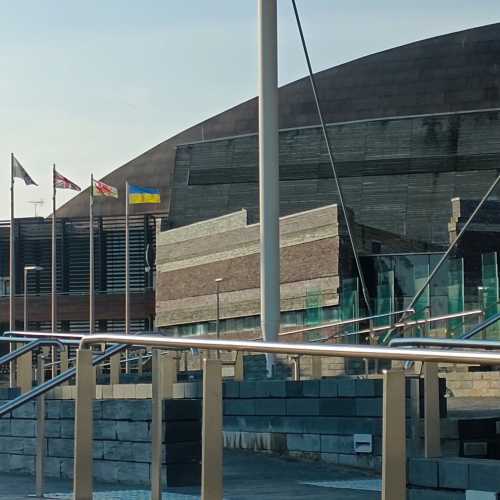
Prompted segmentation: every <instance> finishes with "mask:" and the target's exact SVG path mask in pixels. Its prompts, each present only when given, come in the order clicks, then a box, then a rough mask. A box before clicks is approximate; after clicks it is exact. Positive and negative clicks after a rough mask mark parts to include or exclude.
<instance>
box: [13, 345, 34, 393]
mask: <svg viewBox="0 0 500 500" xmlns="http://www.w3.org/2000/svg"><path fill="white" fill-rule="evenodd" d="M18 345H19V344H18ZM17 385H18V386H19V389H20V390H21V393H22V394H24V393H25V392H29V391H30V390H31V389H32V387H33V354H32V352H31V351H28V352H27V353H26V354H23V355H22V356H19V358H18V359H17Z"/></svg>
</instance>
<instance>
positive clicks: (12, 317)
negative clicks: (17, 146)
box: [9, 153, 17, 388]
mask: <svg viewBox="0 0 500 500" xmlns="http://www.w3.org/2000/svg"><path fill="white" fill-rule="evenodd" d="M9 234H10V236H9V330H10V331H11V332H12V331H14V330H15V329H16V312H15V302H14V301H15V294H16V277H15V257H16V254H15V251H14V246H15V243H14V238H15V231H14V153H11V154H10V226H9ZM15 349H16V347H15V345H14V344H10V350H11V351H13V350H15ZM9 368H10V370H9V387H11V388H12V387H14V386H15V385H16V369H17V363H16V362H15V361H11V362H10V366H9Z"/></svg>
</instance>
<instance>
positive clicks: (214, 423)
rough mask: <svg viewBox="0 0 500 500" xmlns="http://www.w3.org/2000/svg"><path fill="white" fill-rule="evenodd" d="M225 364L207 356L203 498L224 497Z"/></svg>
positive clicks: (207, 499)
mask: <svg viewBox="0 0 500 500" xmlns="http://www.w3.org/2000/svg"><path fill="white" fill-rule="evenodd" d="M222 455H223V439H222V363H221V361H220V359H207V358H205V359H203V422H202V451H201V460H202V461H201V500H222V496H223V470H222V467H223V465H222V462H223V456H222Z"/></svg>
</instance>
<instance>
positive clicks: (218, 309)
mask: <svg viewBox="0 0 500 500" xmlns="http://www.w3.org/2000/svg"><path fill="white" fill-rule="evenodd" d="M221 282H222V278H217V279H216V280H215V287H216V295H217V319H216V323H215V335H216V337H217V340H218V339H219V338H220V329H219V321H220V284H221Z"/></svg>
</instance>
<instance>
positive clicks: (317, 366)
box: [311, 356, 322, 380]
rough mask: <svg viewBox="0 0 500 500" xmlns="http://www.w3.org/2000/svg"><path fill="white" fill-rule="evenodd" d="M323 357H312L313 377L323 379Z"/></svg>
mask: <svg viewBox="0 0 500 500" xmlns="http://www.w3.org/2000/svg"><path fill="white" fill-rule="evenodd" d="M321 365H322V358H321V356H313V357H312V358H311V378H312V379H314V380H316V379H321V377H322V366H321Z"/></svg>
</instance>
